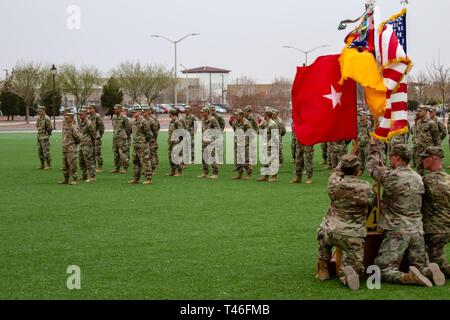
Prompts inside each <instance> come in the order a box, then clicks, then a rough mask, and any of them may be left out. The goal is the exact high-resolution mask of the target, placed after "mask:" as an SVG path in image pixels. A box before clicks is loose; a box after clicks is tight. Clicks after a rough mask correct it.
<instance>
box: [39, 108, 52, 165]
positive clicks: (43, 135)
mask: <svg viewBox="0 0 450 320" xmlns="http://www.w3.org/2000/svg"><path fill="white" fill-rule="evenodd" d="M36 129H37V146H38V154H39V160H40V161H41V166H40V167H38V169H40V170H42V169H44V170H49V169H51V167H52V166H51V164H52V158H51V155H50V136H51V135H52V130H53V126H52V122H51V120H50V117H49V116H47V115H46V114H45V107H44V106H39V107H38V118H37V119H36Z"/></svg>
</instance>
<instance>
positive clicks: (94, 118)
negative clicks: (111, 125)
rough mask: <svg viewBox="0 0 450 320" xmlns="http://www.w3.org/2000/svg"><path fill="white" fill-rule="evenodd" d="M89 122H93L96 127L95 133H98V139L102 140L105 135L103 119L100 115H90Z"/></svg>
mask: <svg viewBox="0 0 450 320" xmlns="http://www.w3.org/2000/svg"><path fill="white" fill-rule="evenodd" d="M88 118H89V120H91V122H92V124H93V125H94V128H95V131H96V133H97V137H96V138H97V139H100V138H101V137H102V136H103V134H104V133H105V125H104V123H103V119H102V118H101V117H100V115H99V114H98V113H95V114H89V117H88Z"/></svg>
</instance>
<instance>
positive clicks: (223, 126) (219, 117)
mask: <svg viewBox="0 0 450 320" xmlns="http://www.w3.org/2000/svg"><path fill="white" fill-rule="evenodd" d="M213 117H214V118H215V119H216V120H217V122H218V123H219V126H220V129H221V130H222V131H223V130H225V120H224V119H223V118H222V117H221V116H219V115H218V114H216V115H215V116H213Z"/></svg>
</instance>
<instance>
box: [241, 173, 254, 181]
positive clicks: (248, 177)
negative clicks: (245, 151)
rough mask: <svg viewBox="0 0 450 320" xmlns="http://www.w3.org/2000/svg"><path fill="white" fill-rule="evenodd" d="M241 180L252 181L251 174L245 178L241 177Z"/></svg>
mask: <svg viewBox="0 0 450 320" xmlns="http://www.w3.org/2000/svg"><path fill="white" fill-rule="evenodd" d="M242 180H252V174H251V173H247V175H246V176H242Z"/></svg>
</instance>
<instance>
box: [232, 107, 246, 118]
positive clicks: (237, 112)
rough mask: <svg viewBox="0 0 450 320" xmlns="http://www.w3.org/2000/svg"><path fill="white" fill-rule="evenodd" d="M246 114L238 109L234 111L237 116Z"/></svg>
mask: <svg viewBox="0 0 450 320" xmlns="http://www.w3.org/2000/svg"><path fill="white" fill-rule="evenodd" d="M243 114H244V111H242V109H239V108H238V109H236V110H235V111H234V115H235V116H239V115H243Z"/></svg>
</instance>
